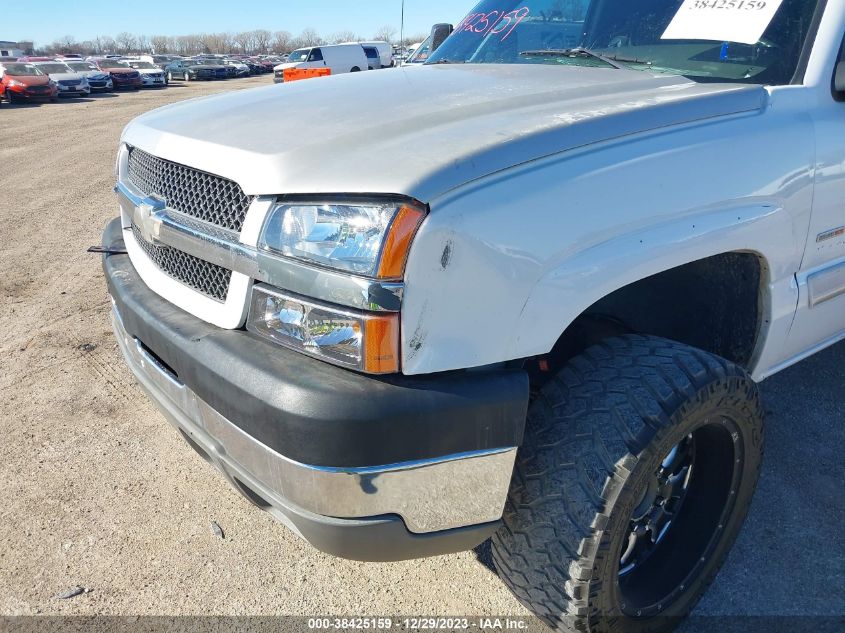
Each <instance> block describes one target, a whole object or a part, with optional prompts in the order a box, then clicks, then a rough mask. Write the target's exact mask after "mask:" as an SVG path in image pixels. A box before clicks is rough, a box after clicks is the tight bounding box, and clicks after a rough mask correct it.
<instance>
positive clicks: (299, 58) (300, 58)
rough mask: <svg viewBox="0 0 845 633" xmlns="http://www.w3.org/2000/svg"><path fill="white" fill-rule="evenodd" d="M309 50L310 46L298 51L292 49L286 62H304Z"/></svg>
mask: <svg viewBox="0 0 845 633" xmlns="http://www.w3.org/2000/svg"><path fill="white" fill-rule="evenodd" d="M310 52H311V49H310V48H302V49H300V50H298V51H294V52H292V53H291V54H290V57H288V62H304V61H306V60H307V59H308V53H310Z"/></svg>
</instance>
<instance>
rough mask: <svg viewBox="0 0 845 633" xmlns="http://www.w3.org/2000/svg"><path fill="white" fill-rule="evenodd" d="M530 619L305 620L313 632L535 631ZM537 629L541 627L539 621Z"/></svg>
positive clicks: (354, 618)
mask: <svg viewBox="0 0 845 633" xmlns="http://www.w3.org/2000/svg"><path fill="white" fill-rule="evenodd" d="M531 620H532V618H518V617H482V618H465V617H396V618H388V617H347V618H338V617H322V618H319V617H318V618H309V619H308V628H309V629H310V630H312V631H361V630H364V631H367V630H369V631H390V630H397V631H469V630H477V631H530V630H534V629H535V627H534V626H532V622H531ZM537 626H541V625H540V624H539V621H538V622H537ZM538 630H539V629H538Z"/></svg>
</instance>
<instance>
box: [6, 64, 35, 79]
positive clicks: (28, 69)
mask: <svg viewBox="0 0 845 633" xmlns="http://www.w3.org/2000/svg"><path fill="white" fill-rule="evenodd" d="M3 69H4V72H5V74H7V75H9V76H10V77H31V76H33V75H43V74H44V73H42V72H41V71H40V70H38V69H37V68H36V67H35V66H33V65H32V64H4V65H3Z"/></svg>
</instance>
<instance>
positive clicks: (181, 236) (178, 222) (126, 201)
mask: <svg viewBox="0 0 845 633" xmlns="http://www.w3.org/2000/svg"><path fill="white" fill-rule="evenodd" d="M114 190H115V193H117V196H118V200H119V202H120V205H121V207H122V209H123V211H124V212H125V213H126V216H127V217H130V218H132V220H133V221H134V222H135V224H136V225H137V226H138V228H139V229H140V230H141V233H142V234H143V235H144V238H145V239H147V240H148V241H150V242H155V243H159V244H164V245H166V246H170V247H172V248H175V249H178V250H180V251H183V252H185V253H187V254H189V255H193V256H194V257H198V258H199V259H203V260H205V261H207V262H211V263H212V264H217V265H218V266H222V267H223V268H227V269H229V270H233V271H235V272H237V273H242V274H244V275H247V276H248V277H251V278H253V279H256V280H258V281H263V282H265V283H268V284H270V285H272V286H276V287H277V288H281V289H283V290H287V291H290V292H293V293H295V294H300V295H303V296H306V297H310V298H313V299H317V300H321V301H327V302H330V303H336V304H339V305H342V306H346V307H350V308H357V309H359V310H370V311H374V312H398V311H399V309H400V308H401V307H402V295H403V293H404V284H402V283H395V282H383V281H377V280H373V279H366V278H364V277H354V276H352V275H349V274H345V273H342V272H336V271H332V270H328V269H324V268H317V267H315V266H309V265H307V264H304V263H302V262H298V261H296V260H293V259H288V258H284V257H280V256H278V255H275V254H274V253H271V252H269V251H265V250H259V249H256V248H253V247H252V246H248V245H246V244H242V243H241V242H240V241H239V239H238V235H237V234H236V233H234V232H233V231H228V230H226V229H223V228H220V227H217V226H214V225H212V224H209V223H207V222H203V221H202V220H197V219H195V218H191V217H189V216H187V215H185V214H182V213H179V212H178V211H174V210H172V209H168V208H166V206H165V204H164V202H163V201H161V200H159V199H157V198H151V197H146V196H144V195H143V194H142V193H141V192H140V191H138V190H137V189H135V188H134V187H133V186H132V185H130V184H129V183H127V182H124V181H119V182H118V183H117V186H116V187H115V189H114Z"/></svg>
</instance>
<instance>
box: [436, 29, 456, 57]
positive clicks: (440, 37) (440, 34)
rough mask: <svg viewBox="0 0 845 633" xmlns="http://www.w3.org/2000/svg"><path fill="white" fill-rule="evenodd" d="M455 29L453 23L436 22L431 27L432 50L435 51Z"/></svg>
mask: <svg viewBox="0 0 845 633" xmlns="http://www.w3.org/2000/svg"><path fill="white" fill-rule="evenodd" d="M454 29H455V27H453V26H452V25H451V24H435V25H434V26H433V27H431V52H432V53H433V52H434V51H436V50H437V49H438V48H440V45H441V44H442V43H443V42H445V41H446V38H447V37H449V36H450V35H451V34H452V31H453V30H454Z"/></svg>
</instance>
